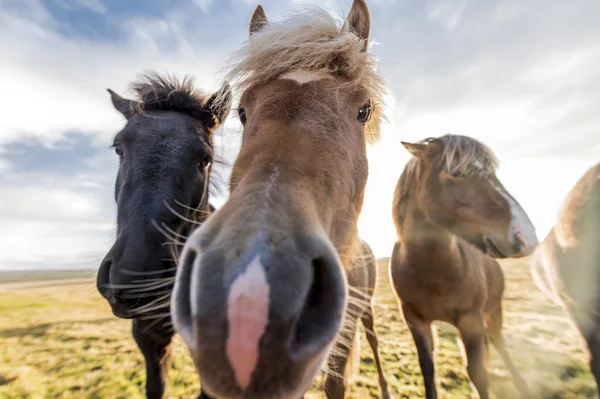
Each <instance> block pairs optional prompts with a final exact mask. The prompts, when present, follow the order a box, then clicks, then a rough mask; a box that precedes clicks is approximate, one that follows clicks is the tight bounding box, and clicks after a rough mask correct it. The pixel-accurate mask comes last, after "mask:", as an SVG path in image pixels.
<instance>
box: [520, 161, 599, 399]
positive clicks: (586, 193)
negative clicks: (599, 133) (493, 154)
mask: <svg viewBox="0 0 600 399" xmlns="http://www.w3.org/2000/svg"><path fill="white" fill-rule="evenodd" d="M599 229H600V163H598V164H596V165H594V166H593V167H591V168H589V169H588V170H587V171H586V173H585V174H584V175H583V176H582V177H581V178H580V179H579V180H578V181H577V183H576V184H575V185H574V186H573V188H572V189H571V190H570V191H569V193H568V194H567V197H566V199H565V201H564V203H563V206H562V209H561V210H560V212H559V216H558V222H557V224H556V225H555V226H554V227H553V228H552V229H551V230H550V232H549V233H548V235H547V236H546V238H545V239H544V241H542V243H541V244H540V245H539V247H538V249H537V250H536V252H535V254H534V256H533V259H532V264H531V266H532V274H533V276H534V279H535V280H536V283H537V284H538V286H539V287H540V288H541V289H542V291H544V292H545V293H546V294H548V295H549V296H550V297H551V298H552V299H554V300H555V302H557V303H559V304H561V305H562V306H563V307H564V308H565V310H566V312H567V314H568V315H569V317H570V318H571V320H572V321H573V323H574V324H575V327H576V328H577V329H578V330H579V332H580V333H581V335H582V337H583V338H584V340H585V343H586V346H587V349H588V351H589V355H590V363H589V364H590V369H591V372H592V374H593V375H594V379H595V380H596V385H597V388H598V391H599V392H600V290H598V287H599V286H600V233H599ZM539 269H541V270H542V273H543V275H545V277H546V279H547V282H548V287H546V286H545V285H544V284H543V282H542V279H541V278H540V277H541V276H540V274H539Z"/></svg>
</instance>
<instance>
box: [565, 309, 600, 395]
mask: <svg viewBox="0 0 600 399" xmlns="http://www.w3.org/2000/svg"><path fill="white" fill-rule="evenodd" d="M566 308H567V311H568V313H569V314H570V316H571V319H572V320H573V322H574V324H575V326H576V327H577V329H578V330H579V333H580V334H581V336H582V337H583V339H584V340H585V344H586V346H587V348H588V352H589V357H590V359H589V366H590V371H591V372H592V375H593V376H594V379H595V380H596V389H597V390H598V393H600V336H599V335H600V326H599V325H598V323H597V322H596V321H594V320H592V319H591V318H590V317H589V316H588V315H587V314H586V313H585V312H582V311H581V310H580V309H579V308H576V307H575V306H573V305H571V304H569V305H567V306H566Z"/></svg>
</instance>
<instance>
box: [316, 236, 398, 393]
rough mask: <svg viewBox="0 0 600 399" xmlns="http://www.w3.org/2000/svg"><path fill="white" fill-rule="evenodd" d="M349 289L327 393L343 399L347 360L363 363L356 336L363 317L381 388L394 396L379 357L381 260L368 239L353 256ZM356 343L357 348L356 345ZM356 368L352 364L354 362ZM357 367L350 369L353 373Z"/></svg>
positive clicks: (329, 363)
mask: <svg viewBox="0 0 600 399" xmlns="http://www.w3.org/2000/svg"><path fill="white" fill-rule="evenodd" d="M346 272H347V276H348V288H349V289H350V293H349V298H348V307H347V309H346V316H345V318H344V322H343V327H342V329H341V331H340V333H339V336H338V338H337V340H336V343H335V346H334V348H333V349H332V351H331V354H330V355H329V358H328V359H327V379H326V380H325V395H326V396H327V398H330V399H340V398H343V397H344V395H345V387H346V384H345V372H346V369H347V366H348V365H347V363H348V361H349V360H350V358H351V357H352V360H354V359H358V361H359V363H360V340H359V339H357V338H359V337H358V336H356V330H357V328H358V320H359V319H360V321H361V323H362V325H363V327H364V329H365V335H366V336H367V341H368V342H369V345H370V346H371V350H372V351H373V358H374V360H375V365H376V366H377V373H378V374H379V387H380V389H381V397H382V398H383V399H389V398H391V396H390V394H389V391H388V384H387V381H386V378H385V374H384V372H383V367H382V366H381V361H380V359H379V340H378V339H377V334H376V333H375V327H374V324H375V319H374V316H375V314H374V309H373V294H374V292H375V286H376V284H377V259H376V258H375V255H374V254H373V250H372V249H371V247H370V246H369V244H367V242H366V241H364V240H362V241H361V248H360V252H359V253H358V255H357V257H356V258H354V259H353V261H352V262H351V265H350V267H348V268H346ZM353 345H354V347H353ZM350 367H352V365H350ZM355 371H356V370H352V369H351V370H349V372H346V373H347V374H348V375H349V376H353V375H352V373H354V372H355Z"/></svg>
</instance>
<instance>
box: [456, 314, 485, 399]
mask: <svg viewBox="0 0 600 399" xmlns="http://www.w3.org/2000/svg"><path fill="white" fill-rule="evenodd" d="M456 327H457V328H458V330H459V332H460V335H461V338H462V341H463V344H464V346H465V352H466V356H467V373H468V374H469V378H470V379H471V382H472V383H473V385H475V388H476V389H477V392H478V393H479V397H480V398H481V399H488V398H489V393H488V376H487V370H486V369H485V326H484V322H483V315H482V314H481V313H475V312H473V313H467V314H465V315H462V316H461V317H460V318H459V319H458V323H457V325H456Z"/></svg>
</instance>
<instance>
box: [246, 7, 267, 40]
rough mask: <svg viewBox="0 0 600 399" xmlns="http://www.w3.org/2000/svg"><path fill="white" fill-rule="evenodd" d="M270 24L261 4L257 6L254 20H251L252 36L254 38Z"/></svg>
mask: <svg viewBox="0 0 600 399" xmlns="http://www.w3.org/2000/svg"><path fill="white" fill-rule="evenodd" d="M268 23H269V20H268V19H267V14H266V13H265V9H264V8H263V6H261V5H260V4H259V5H257V6H256V9H255V10H254V13H253V14H252V18H250V27H249V28H248V30H249V33H250V36H252V34H253V33H256V32H258V31H259V30H261V29H262V28H263V26H265V25H267V24H268Z"/></svg>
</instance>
